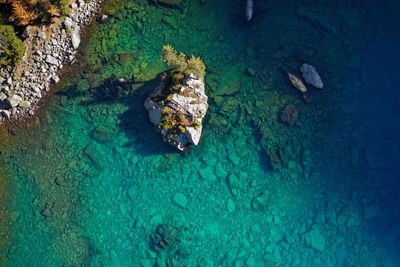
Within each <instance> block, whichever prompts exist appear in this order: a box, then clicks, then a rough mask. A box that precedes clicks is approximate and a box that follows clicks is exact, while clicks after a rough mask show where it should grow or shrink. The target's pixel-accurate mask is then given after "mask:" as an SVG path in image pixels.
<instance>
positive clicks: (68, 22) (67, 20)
mask: <svg viewBox="0 0 400 267" xmlns="http://www.w3.org/2000/svg"><path fill="white" fill-rule="evenodd" d="M73 25H74V22H73V21H72V19H71V18H70V17H66V18H65V20H64V26H65V28H67V29H69V28H71V27H72V26H73Z"/></svg>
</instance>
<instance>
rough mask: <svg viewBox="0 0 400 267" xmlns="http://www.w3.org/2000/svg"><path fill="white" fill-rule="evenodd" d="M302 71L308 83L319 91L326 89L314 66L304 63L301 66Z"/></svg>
mask: <svg viewBox="0 0 400 267" xmlns="http://www.w3.org/2000/svg"><path fill="white" fill-rule="evenodd" d="M300 71H301V73H302V74H303V78H304V80H305V81H306V83H308V84H311V85H312V86H314V87H315V88H318V89H322V87H324V84H323V82H322V80H321V77H320V76H319V74H318V72H317V70H316V69H315V67H314V66H311V65H308V64H306V63H304V64H303V65H301V68H300Z"/></svg>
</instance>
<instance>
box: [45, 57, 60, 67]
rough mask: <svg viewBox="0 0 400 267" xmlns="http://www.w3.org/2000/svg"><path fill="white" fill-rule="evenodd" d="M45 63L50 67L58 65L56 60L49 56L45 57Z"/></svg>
mask: <svg viewBox="0 0 400 267" xmlns="http://www.w3.org/2000/svg"><path fill="white" fill-rule="evenodd" d="M46 62H47V63H49V64H51V65H57V64H58V60H57V59H56V58H55V57H53V56H51V55H47V57H46Z"/></svg>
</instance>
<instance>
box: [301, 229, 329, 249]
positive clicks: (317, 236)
mask: <svg viewBox="0 0 400 267" xmlns="http://www.w3.org/2000/svg"><path fill="white" fill-rule="evenodd" d="M305 241H306V243H307V245H309V246H310V247H312V248H313V249H316V250H318V251H323V250H324V249H325V247H326V243H325V237H324V236H323V235H322V234H321V232H320V230H319V229H317V228H315V229H313V230H311V231H309V232H307V233H306V236H305Z"/></svg>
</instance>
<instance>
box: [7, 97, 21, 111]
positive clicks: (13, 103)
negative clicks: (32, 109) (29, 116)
mask: <svg viewBox="0 0 400 267" xmlns="http://www.w3.org/2000/svg"><path fill="white" fill-rule="evenodd" d="M7 101H8V104H9V105H10V107H12V108H14V107H16V106H18V105H19V103H21V101H22V98H21V97H20V96H19V95H12V96H10V97H9V98H7Z"/></svg>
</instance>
